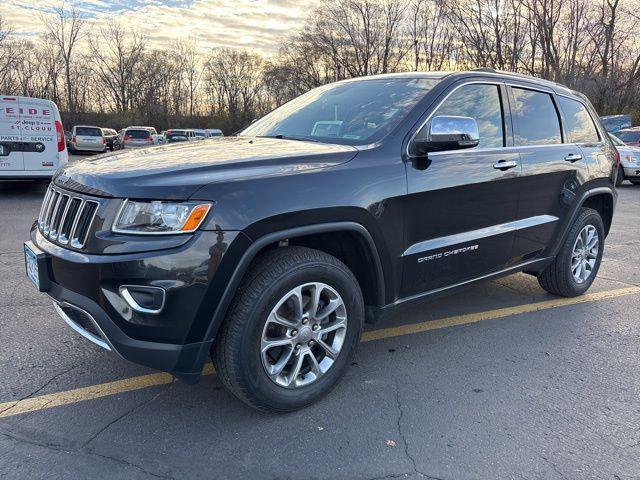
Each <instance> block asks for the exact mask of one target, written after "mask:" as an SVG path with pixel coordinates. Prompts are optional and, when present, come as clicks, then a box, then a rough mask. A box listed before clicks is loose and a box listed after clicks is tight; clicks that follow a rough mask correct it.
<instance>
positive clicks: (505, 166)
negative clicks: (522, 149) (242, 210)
mask: <svg viewBox="0 0 640 480" xmlns="http://www.w3.org/2000/svg"><path fill="white" fill-rule="evenodd" d="M517 166H518V162H516V161H515V160H500V161H499V162H498V163H494V164H493V168H495V169H496V170H509V169H510V168H513V167H517Z"/></svg>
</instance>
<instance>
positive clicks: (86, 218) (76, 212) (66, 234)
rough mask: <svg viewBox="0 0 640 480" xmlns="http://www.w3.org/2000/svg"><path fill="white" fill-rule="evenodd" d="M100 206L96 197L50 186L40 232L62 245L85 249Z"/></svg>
mask: <svg viewBox="0 0 640 480" xmlns="http://www.w3.org/2000/svg"><path fill="white" fill-rule="evenodd" d="M99 205H100V204H99V202H98V201H97V200H91V199H88V198H86V197H83V196H78V195H74V194H73V193H71V192H65V191H64V190H59V189H58V188H54V187H53V186H49V188H48V189H47V193H45V196H44V201H43V202H42V207H41V208H40V215H39V216H38V227H39V229H40V232H41V233H42V234H43V235H44V236H45V237H47V238H48V239H49V240H51V241H53V242H55V243H58V244H59V245H71V247H73V248H82V247H83V246H84V244H85V243H86V241H87V236H88V234H89V229H90V228H91V224H92V223H93V219H94V218H95V215H96V212H97V210H98V207H99Z"/></svg>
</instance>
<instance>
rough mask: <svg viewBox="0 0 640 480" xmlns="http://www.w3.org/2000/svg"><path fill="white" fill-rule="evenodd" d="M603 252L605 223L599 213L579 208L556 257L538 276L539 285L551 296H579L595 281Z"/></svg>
mask: <svg viewBox="0 0 640 480" xmlns="http://www.w3.org/2000/svg"><path fill="white" fill-rule="evenodd" d="M603 251H604V224H603V223H602V218H601V217H600V214H599V213H598V212H597V211H595V210H593V209H591V208H581V209H580V212H579V214H578V217H577V218H576V220H575V221H574V222H573V225H572V226H571V228H570V229H569V233H568V234H567V238H566V239H565V241H564V243H563V245H562V247H561V248H560V251H559V252H558V255H557V256H556V258H555V259H554V260H553V262H552V263H551V264H550V265H549V266H548V267H547V268H546V269H545V270H544V271H543V272H542V273H541V274H540V275H539V276H538V283H540V286H541V287H542V288H544V289H545V290H546V291H547V292H549V293H553V294H554V295H560V296H563V297H575V296H578V295H582V294H583V293H584V292H586V291H587V290H588V289H589V287H590V286H591V284H592V283H593V281H594V280H595V278H596V275H597V273H598V269H599V268H600V262H601V261H602V253H603Z"/></svg>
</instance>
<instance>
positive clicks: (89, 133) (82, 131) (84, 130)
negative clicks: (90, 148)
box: [76, 127, 102, 137]
mask: <svg viewBox="0 0 640 480" xmlns="http://www.w3.org/2000/svg"><path fill="white" fill-rule="evenodd" d="M76 135H82V136H83V137H101V136H102V130H100V129H99V128H91V127H77V128H76Z"/></svg>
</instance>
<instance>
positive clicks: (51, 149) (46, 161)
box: [20, 97, 58, 171]
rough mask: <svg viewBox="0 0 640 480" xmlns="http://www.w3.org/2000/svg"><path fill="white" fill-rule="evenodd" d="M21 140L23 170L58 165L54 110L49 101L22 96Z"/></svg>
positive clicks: (48, 167) (45, 168) (47, 168)
mask: <svg viewBox="0 0 640 480" xmlns="http://www.w3.org/2000/svg"><path fill="white" fill-rule="evenodd" d="M20 107H21V108H22V141H23V145H24V149H23V154H24V169H25V170H36V171H37V170H52V169H55V168H57V167H58V139H57V135H56V123H55V122H56V112H55V110H54V109H53V108H52V105H51V102H49V101H47V100H41V99H37V98H24V97H23V98H22V99H21V101H20Z"/></svg>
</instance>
